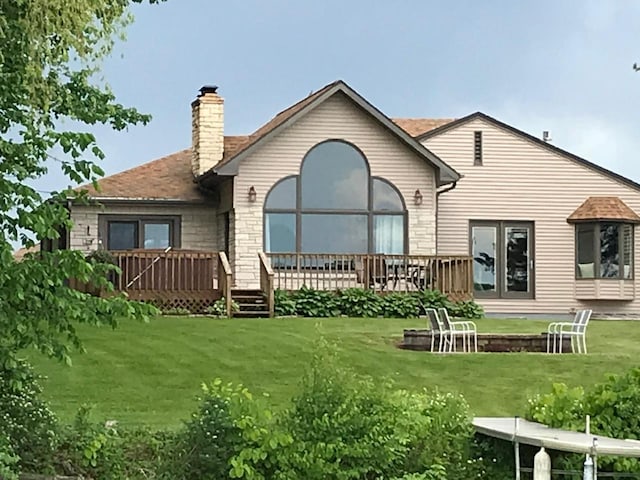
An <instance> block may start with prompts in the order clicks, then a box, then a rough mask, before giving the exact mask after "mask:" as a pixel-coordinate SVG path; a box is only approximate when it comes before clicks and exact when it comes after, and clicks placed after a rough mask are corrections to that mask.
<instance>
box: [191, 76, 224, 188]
mask: <svg viewBox="0 0 640 480" xmlns="http://www.w3.org/2000/svg"><path fill="white" fill-rule="evenodd" d="M217 90H218V87H217V86H209V85H205V86H204V87H202V88H201V89H200V94H199V95H198V98H196V99H195V100H194V101H193V102H192V103H191V139H192V148H193V154H192V158H191V170H192V171H193V174H194V175H195V176H199V175H202V174H203V173H205V172H207V171H208V170H210V169H211V168H213V167H214V166H215V165H217V164H218V162H220V161H221V160H222V155H223V154H224V99H223V98H222V97H221V96H219V95H218V93H217Z"/></svg>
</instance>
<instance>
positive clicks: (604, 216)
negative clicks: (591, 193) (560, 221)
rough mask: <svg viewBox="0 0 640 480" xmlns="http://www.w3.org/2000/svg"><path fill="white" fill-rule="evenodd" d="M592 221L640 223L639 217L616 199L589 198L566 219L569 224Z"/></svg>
mask: <svg viewBox="0 0 640 480" xmlns="http://www.w3.org/2000/svg"><path fill="white" fill-rule="evenodd" d="M593 220H598V221H602V220H617V221H621V220H624V221H627V222H631V223H640V216H638V214H637V213H636V212H634V211H633V210H632V209H631V208H630V207H629V206H628V205H627V204H626V203H624V202H623V201H622V200H620V199H619V198H618V197H589V198H587V199H586V200H585V201H584V203H583V204H582V205H580V206H579V207H578V208H577V209H576V211H575V212H573V213H572V214H571V215H569V218H567V222H570V223H575V222H586V221H593Z"/></svg>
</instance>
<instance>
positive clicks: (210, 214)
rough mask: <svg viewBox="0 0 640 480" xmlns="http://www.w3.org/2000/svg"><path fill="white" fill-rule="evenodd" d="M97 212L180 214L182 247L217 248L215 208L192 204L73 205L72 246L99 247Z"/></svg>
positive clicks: (115, 213)
mask: <svg viewBox="0 0 640 480" xmlns="http://www.w3.org/2000/svg"><path fill="white" fill-rule="evenodd" d="M98 215H140V216H149V215H163V216H173V215H177V216H179V217H180V218H181V248H185V249H193V250H208V251H217V250H218V236H217V235H216V210H215V209H214V208H211V207H204V206H193V205H182V206H173V205H171V206H166V205H162V206H151V205H136V206H134V205H127V206H113V205H109V206H103V207H91V206H83V205H76V206H73V207H72V209H71V220H72V221H73V222H74V226H73V229H72V230H71V235H70V237H71V238H70V239H71V241H70V246H71V248H72V249H73V250H81V251H83V252H85V253H89V252H91V251H92V250H96V249H97V248H98V245H99V241H100V240H101V239H99V238H98Z"/></svg>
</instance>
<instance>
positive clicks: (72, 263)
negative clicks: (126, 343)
mask: <svg viewBox="0 0 640 480" xmlns="http://www.w3.org/2000/svg"><path fill="white" fill-rule="evenodd" d="M142 1H143V0H73V1H68V0H0V332H2V334H1V335H0V369H2V370H5V373H6V371H9V372H13V373H14V374H15V375H14V378H15V380H14V386H15V387H18V388H19V387H20V378H21V377H20V375H19V373H20V369H19V368H18V366H19V362H18V361H17V356H18V353H19V352H20V351H21V350H22V349H25V348H32V347H35V348H37V349H38V350H40V351H41V352H43V353H44V354H46V355H49V356H52V357H55V358H59V359H61V360H66V361H68V360H69V352H70V349H71V347H80V341H79V338H78V335H77V333H76V327H75V326H76V324H78V323H89V324H107V325H111V326H115V325H116V323H117V322H118V320H121V319H132V318H137V319H145V318H146V316H147V315H149V314H151V313H152V309H151V308H150V307H147V306H143V305H141V304H136V303H133V302H128V301H127V299H126V298H125V297H123V296H112V297H111V298H108V299H107V298H96V297H92V296H89V295H87V294H84V293H80V292H77V291H75V290H72V289H70V288H68V287H67V279H69V278H77V279H78V280H80V281H85V282H94V283H95V284H97V285H102V286H108V282H107V281H106V272H107V270H108V269H109V268H113V267H111V266H108V265H105V264H101V263H97V262H92V261H87V260H86V259H85V258H84V257H83V255H82V254H81V253H79V252H73V251H64V250H63V251H54V252H50V253H41V254H37V255H28V256H27V257H26V258H25V260H24V261H22V262H15V261H14V259H13V256H12V245H11V242H15V241H17V240H20V241H21V242H22V243H24V244H26V245H27V246H29V245H33V243H34V241H35V242H41V241H48V240H49V241H55V240H56V239H57V238H58V237H59V235H60V233H59V232H60V231H62V230H63V229H68V228H70V227H71V222H70V220H69V215H68V210H67V208H68V204H69V203H68V202H71V201H73V202H87V201H88V200H87V196H86V194H85V193H82V192H78V191H74V190H72V189H71V188H70V187H68V188H66V189H64V190H61V191H57V192H53V193H52V194H51V197H50V198H49V199H47V200H45V199H44V198H43V197H42V196H41V195H40V193H39V192H38V191H37V190H36V189H34V188H33V187H32V186H30V185H29V184H30V183H32V182H33V181H34V180H36V179H38V178H40V177H42V176H43V175H44V174H45V173H46V172H47V169H48V168H49V167H50V166H49V164H51V163H52V162H51V159H52V157H51V155H50V154H51V152H52V151H56V152H57V151H61V152H63V153H64V155H56V156H57V157H59V158H56V159H55V160H56V161H57V163H54V165H55V166H56V167H59V168H60V169H61V170H62V172H63V173H64V174H65V175H66V177H67V178H68V180H70V182H71V183H84V182H93V183H94V184H95V182H96V180H97V179H98V178H99V177H100V176H102V175H103V171H102V169H101V168H100V167H99V166H98V165H97V162H99V161H100V160H103V159H104V154H103V152H102V151H101V150H100V148H99V146H98V145H97V144H96V139H95V137H94V136H93V135H92V134H91V133H89V132H87V131H84V130H83V128H86V127H87V126H88V125H94V124H103V125H109V126H111V127H112V128H113V129H115V130H122V129H124V128H126V127H127V126H128V125H133V124H145V123H147V122H148V121H149V119H150V117H149V116H148V115H143V114H141V113H139V112H138V111H136V110H135V109H133V108H127V107H125V106H123V105H121V104H119V103H117V102H116V99H115V96H114V94H113V93H112V92H111V90H110V89H109V87H108V85H106V84H105V83H104V81H102V80H100V79H99V73H100V67H101V60H102V59H104V57H105V56H106V55H108V54H109V53H110V51H111V49H112V46H113V43H114V41H115V39H117V38H119V37H122V36H123V32H124V28H125V27H126V25H127V24H128V23H129V22H130V21H131V14H130V12H129V10H128V8H129V6H130V4H131V3H141V2H142ZM159 1H161V0H149V3H158V2H159ZM68 125H72V126H73V128H68V127H67V128H65V126H68ZM31 239H34V240H31Z"/></svg>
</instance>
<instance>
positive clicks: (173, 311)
mask: <svg viewBox="0 0 640 480" xmlns="http://www.w3.org/2000/svg"><path fill="white" fill-rule="evenodd" d="M162 314H163V315H171V316H174V315H175V316H178V315H191V310H189V309H188V308H184V307H171V308H167V309H165V310H162Z"/></svg>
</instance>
